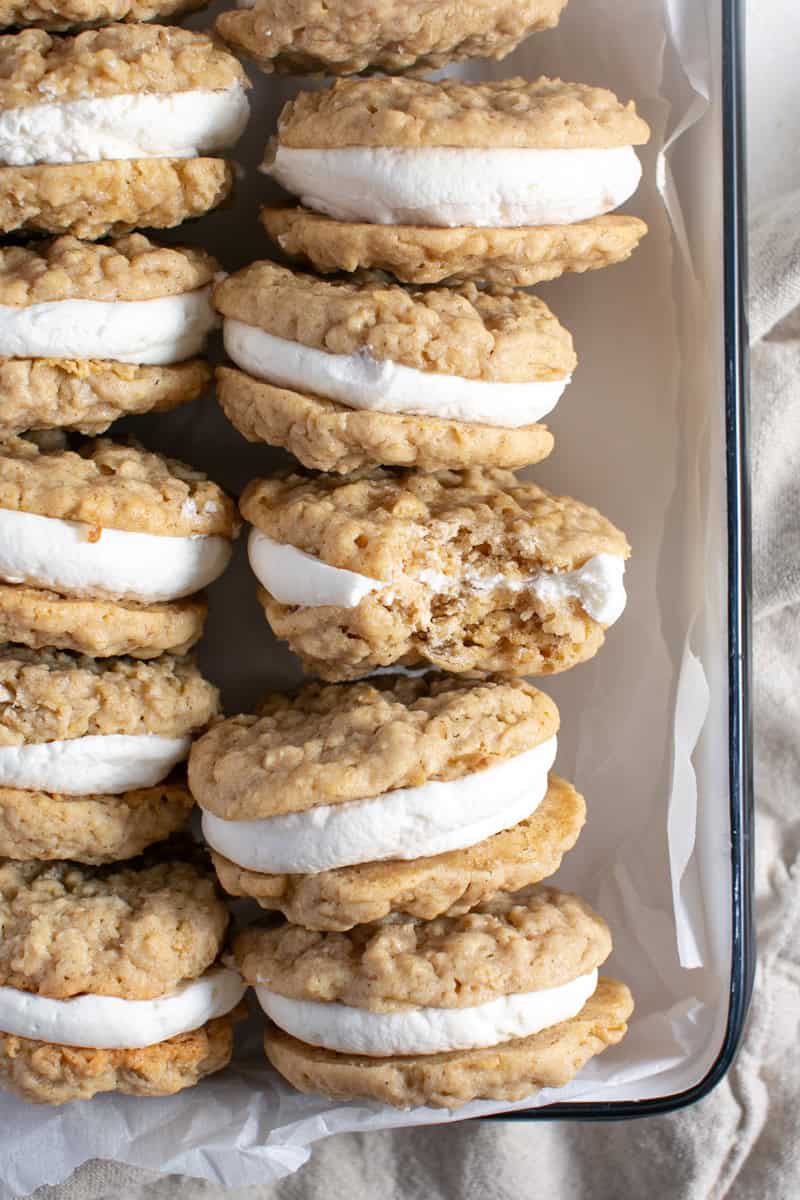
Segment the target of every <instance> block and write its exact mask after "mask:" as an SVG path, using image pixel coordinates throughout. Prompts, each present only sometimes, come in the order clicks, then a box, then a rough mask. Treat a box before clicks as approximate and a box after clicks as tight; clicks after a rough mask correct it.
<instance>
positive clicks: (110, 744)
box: [0, 733, 192, 1029]
mask: <svg viewBox="0 0 800 1200" xmlns="http://www.w3.org/2000/svg"><path fill="white" fill-rule="evenodd" d="M191 745H192V739H191V738H190V737H188V736H187V737H161V736H160V735H159V734H155V733H146V734H130V733H106V734H90V735H87V736H86V737H76V738H65V739H63V740H59V741H53V742H28V743H26V744H24V745H21V746H0V786H2V787H10V788H22V789H24V790H28V791H42V792H57V793H63V794H64V795H67V796H91V795H94V794H104V795H110V796H118V795H121V793H122V792H129V791H132V790H133V789H134V788H145V787H155V785H156V784H157V783H161V781H162V779H166V777H167V775H169V773H170V771H171V770H172V768H173V767H174V766H176V765H177V764H178V763H179V762H182V761H183V760H184V759H185V758H186V757H187V756H188V754H189V750H190V748H191ZM0 1029H2V1025H0Z"/></svg>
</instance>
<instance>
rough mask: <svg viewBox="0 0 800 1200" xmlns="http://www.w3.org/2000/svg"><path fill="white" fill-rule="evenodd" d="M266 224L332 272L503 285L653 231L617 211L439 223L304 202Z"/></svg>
mask: <svg viewBox="0 0 800 1200" xmlns="http://www.w3.org/2000/svg"><path fill="white" fill-rule="evenodd" d="M261 223H262V224H263V226H264V228H265V229H266V231H267V233H268V234H269V236H270V238H272V240H273V241H274V242H275V243H276V245H278V246H279V247H280V249H281V251H282V252H283V253H284V254H285V255H286V256H287V257H288V258H290V259H293V260H296V261H298V262H299V263H301V264H306V265H310V266H311V267H313V268H314V270H316V271H321V272H323V273H324V274H327V273H332V272H334V271H357V270H362V269H367V270H373V269H374V270H380V271H387V272H389V274H391V275H393V276H394V277H395V278H396V279H399V280H400V281H401V282H402V283H413V284H436V283H448V284H457V283H463V282H469V281H475V282H484V283H489V284H492V285H494V286H497V287H530V286H531V285H532V284H537V283H542V282H544V281H546V280H549V279H556V278H558V276H559V275H563V274H565V273H567V272H577V273H582V272H584V271H595V270H598V269H599V268H601V267H607V266H611V265H612V264H614V263H620V262H624V261H625V260H626V259H627V258H629V257H630V255H631V254H632V253H633V251H634V250H635V249H636V247H637V245H638V244H639V242H640V241H641V239H642V238H643V237H644V235H645V234H646V232H647V226H646V225H645V223H644V221H640V220H639V218H638V217H630V216H618V215H612V214H609V215H607V216H603V217H594V218H593V219H591V220H588V221H577V222H576V223H575V224H574V225H539V226H527V227H518V228H508V229H492V228H480V227H478V226H460V227H456V228H444V227H442V228H435V227H433V226H426V225H423V226H420V225H370V224H367V223H366V222H363V221H335V220H333V219H332V218H331V217H327V216H324V215H323V214H322V213H317V212H313V211H312V210H311V209H307V208H301V207H297V208H262V210H261Z"/></svg>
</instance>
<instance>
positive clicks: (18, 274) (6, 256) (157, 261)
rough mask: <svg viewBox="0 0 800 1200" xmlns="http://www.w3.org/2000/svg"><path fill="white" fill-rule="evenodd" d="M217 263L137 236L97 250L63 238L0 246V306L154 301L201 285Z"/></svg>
mask: <svg viewBox="0 0 800 1200" xmlns="http://www.w3.org/2000/svg"><path fill="white" fill-rule="evenodd" d="M218 271H219V263H218V262H217V261H216V259H214V258H212V256H211V255H210V254H208V253H207V252H206V251H205V250H201V249H199V248H198V247H195V246H162V245H160V244H159V243H157V242H153V241H151V240H150V239H149V238H147V237H145V236H144V234H141V233H132V234H129V235H128V236H127V237H121V238H117V239H116V240H115V241H113V242H109V243H106V244H105V245H102V246H97V245H93V244H92V243H87V242H82V241H81V240H80V239H79V238H76V237H71V236H64V237H59V238H53V239H51V240H50V241H47V242H41V243H34V244H33V245H30V246H4V247H0V304H4V305H12V306H14V307H24V306H27V305H29V304H44V303H46V302H48V301H53V300H105V301H114V300H125V301H129V300H157V299H159V298H161V297H162V296H178V295H181V294H182V293H184V292H192V291H194V290H195V289H196V288H201V287H205V285H206V284H209V283H211V282H212V281H213V279H214V277H215V275H216V274H217V272H218Z"/></svg>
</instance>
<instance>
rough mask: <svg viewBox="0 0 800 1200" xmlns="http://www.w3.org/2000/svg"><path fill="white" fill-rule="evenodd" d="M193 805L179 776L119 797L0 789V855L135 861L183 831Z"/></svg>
mask: <svg viewBox="0 0 800 1200" xmlns="http://www.w3.org/2000/svg"><path fill="white" fill-rule="evenodd" d="M193 804H194V801H193V800H192V796H191V793H190V792H189V789H188V788H187V786H186V783H185V782H184V781H183V780H182V779H180V778H179V777H173V778H170V779H167V780H166V781H165V782H164V783H162V784H158V785H157V786H156V787H150V788H139V789H137V790H136V791H132V792H124V793H123V794H122V795H120V796H63V795H53V794H51V793H49V792H34V791H22V790H21V789H19V788H7V787H0V856H2V857H4V858H16V859H21V860H30V859H43V860H45V861H47V860H52V859H58V858H64V859H71V860H73V861H75V862H81V863H88V864H100V863H107V862H117V861H121V860H123V859H128V858H134V857H135V856H136V855H137V854H141V852H142V851H143V850H145V849H146V848H147V847H148V846H150V845H152V844H153V843H154V842H160V841H163V840H164V839H165V838H168V837H169V836H170V835H171V834H173V833H177V832H178V831H179V830H182V829H183V828H184V827H185V825H186V823H187V821H188V819H189V815H190V813H191V811H192V807H193Z"/></svg>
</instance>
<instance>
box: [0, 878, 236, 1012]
mask: <svg viewBox="0 0 800 1200" xmlns="http://www.w3.org/2000/svg"><path fill="white" fill-rule="evenodd" d="M227 923H228V914H227V912H226V910H225V906H224V904H223V903H222V901H221V900H220V898H219V896H218V894H217V890H216V886H215V883H214V880H213V879H212V878H211V876H210V874H209V873H208V872H206V871H204V870H200V869H198V868H197V867H195V866H193V865H191V864H189V863H185V862H176V861H169V862H161V863H158V864H156V865H154V866H149V867H138V866H134V867H124V868H119V867H115V868H112V869H103V868H100V869H97V868H91V867H85V866H78V865H76V864H75V863H63V862H51V863H33V862H29V863H19V862H9V861H6V862H4V863H2V864H1V865H0V932H1V933H2V937H0V984H2V985H3V986H5V987H15V988H20V989H21V990H22V991H26V992H36V993H37V994H38V995H40V996H53V997H55V998H57V999H61V1000H64V999H67V998H68V997H70V996H79V995H81V994H82V993H84V992H88V993H93V994H96V995H99V996H120V997H123V998H124V999H127V1000H148V999H153V998H155V997H157V996H163V995H165V994H166V993H168V992H171V991H173V990H174V989H175V988H176V987H177V986H178V984H179V983H181V982H182V981H183V980H185V979H194V978H196V977H197V976H198V975H200V974H202V972H203V971H205V970H206V968H207V967H209V966H210V965H211V963H212V962H213V961H214V959H215V958H216V957H217V954H218V953H219V951H220V948H221V946H222V939H223V937H224V934H225V929H226V926H227Z"/></svg>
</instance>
